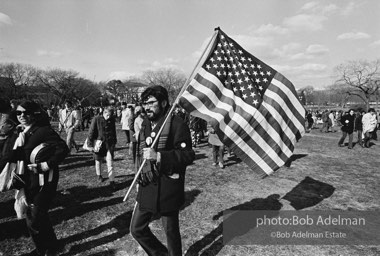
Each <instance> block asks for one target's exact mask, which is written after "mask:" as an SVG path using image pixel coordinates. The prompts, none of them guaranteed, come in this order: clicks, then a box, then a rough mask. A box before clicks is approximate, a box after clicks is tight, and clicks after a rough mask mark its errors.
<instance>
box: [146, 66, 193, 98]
mask: <svg viewBox="0 0 380 256" xmlns="http://www.w3.org/2000/svg"><path fill="white" fill-rule="evenodd" d="M142 78H143V79H144V81H145V82H146V83H147V84H148V85H161V86H163V87H165V88H166V89H167V90H168V93H169V99H170V101H171V102H172V101H173V100H174V99H175V98H176V97H177V95H178V93H179V92H180V90H181V88H182V86H183V85H184V84H185V82H186V76H185V75H184V74H183V73H182V72H181V71H179V70H174V69H171V68H162V69H158V70H147V71H145V72H144V73H143V76H142Z"/></svg>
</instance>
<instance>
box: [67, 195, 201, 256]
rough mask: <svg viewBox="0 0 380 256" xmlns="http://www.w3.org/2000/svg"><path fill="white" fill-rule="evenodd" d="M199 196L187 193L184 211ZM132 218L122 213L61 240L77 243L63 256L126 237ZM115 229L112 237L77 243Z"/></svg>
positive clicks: (129, 212)
mask: <svg viewBox="0 0 380 256" xmlns="http://www.w3.org/2000/svg"><path fill="white" fill-rule="evenodd" d="M199 194H200V191H199V190H191V191H187V192H186V193H185V198H186V200H185V204H184V206H183V207H182V209H184V208H185V207H187V206H189V205H191V204H192V203H193V202H194V200H195V198H196V197H197V196H198V195H199ZM119 200H120V199H119ZM182 209H181V210H182ZM131 218H132V211H128V212H126V213H122V214H120V215H118V216H116V217H115V218H114V219H113V220H111V221H110V222H108V223H106V224H104V225H101V226H99V227H96V228H94V229H91V230H87V231H85V232H82V233H79V234H75V235H72V236H69V237H66V238H63V239H61V240H60V243H62V244H70V243H76V244H75V245H73V246H71V247H70V250H69V251H68V252H65V253H62V254H61V255H62V256H72V255H76V254H80V253H83V252H85V251H87V250H90V249H92V248H95V247H97V246H101V245H103V244H107V243H111V242H114V241H115V240H117V239H120V238H122V237H124V236H125V235H127V234H129V226H130V222H131ZM114 229H116V231H115V232H113V233H112V234H110V235H106V236H100V237H99V238H96V239H93V240H91V241H86V242H83V243H79V244H78V243H77V242H78V241H81V240H89V238H90V237H93V236H99V235H100V234H102V233H103V232H107V231H109V230H114ZM99 255H101V254H99ZM105 255H107V254H105Z"/></svg>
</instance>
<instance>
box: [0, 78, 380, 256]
mask: <svg viewBox="0 0 380 256" xmlns="http://www.w3.org/2000/svg"><path fill="white" fill-rule="evenodd" d="M169 110H170V104H169V97H168V92H167V90H166V89H165V88H163V87H161V86H152V87H149V88H147V89H146V90H145V91H144V92H143V93H142V95H141V104H139V105H134V104H127V103H126V102H122V103H121V105H120V106H119V107H116V108H115V107H112V106H105V107H97V108H95V107H84V108H83V107H81V106H74V104H73V103H72V102H70V101H66V102H65V103H64V105H63V106H62V107H61V108H57V107H54V106H52V107H50V108H48V109H43V108H42V107H41V106H40V105H39V104H37V103H35V102H34V101H30V100H25V101H21V102H16V101H10V102H8V101H6V100H4V99H1V100H0V114H1V116H0V117H1V119H0V120H1V122H0V149H1V150H0V170H1V171H2V174H3V173H4V170H8V169H9V168H12V166H13V167H14V172H15V174H16V175H15V176H16V177H17V178H16V179H14V182H12V184H11V187H10V188H12V189H15V190H16V195H15V196H16V204H17V207H16V209H17V210H16V211H17V215H18V217H20V218H25V219H26V224H27V228H28V230H29V233H30V236H31V238H32V240H33V242H34V244H35V248H36V249H35V250H34V251H32V252H31V253H30V254H29V255H35V256H39V255H57V251H58V241H57V237H56V235H55V232H54V229H53V227H52V224H51V222H50V220H49V215H48V210H49V207H50V205H51V203H52V200H53V199H54V196H55V194H56V191H57V184H58V180H59V164H60V163H62V162H63V161H64V159H65V158H66V157H67V156H69V155H70V154H72V150H73V149H75V150H76V151H77V152H78V151H79V150H81V149H80V148H79V144H78V143H77V142H76V140H75V133H76V132H78V131H85V132H86V135H87V140H86V142H85V144H86V145H85V146H86V148H87V149H89V150H91V152H92V153H93V158H94V169H95V171H94V176H95V175H96V177H97V179H98V180H99V182H104V181H105V180H106V179H105V178H104V176H103V170H102V163H103V161H104V160H105V162H106V168H107V177H108V181H109V185H110V187H111V188H113V189H116V185H115V170H114V167H113V163H114V152H115V148H116V145H117V143H118V138H117V126H118V125H120V128H121V130H122V131H123V136H124V135H125V138H126V145H123V146H126V147H127V148H128V155H129V156H130V157H131V159H132V160H133V165H134V168H133V169H134V170H135V172H136V173H137V172H138V171H139V172H140V174H139V176H138V179H137V181H138V192H137V198H136V205H135V207H134V210H133V214H132V218H131V223H130V231H131V234H132V236H133V237H134V238H135V240H136V241H137V242H138V243H139V244H140V245H141V247H142V248H143V249H144V250H145V251H146V252H147V253H148V254H149V255H161V254H162V255H182V247H181V235H180V231H179V210H180V207H181V206H182V204H183V203H184V200H185V199H184V181H185V173H186V167H187V166H188V165H190V164H191V163H192V162H193V161H194V159H195V153H194V150H193V149H194V148H196V147H197V146H198V145H199V144H200V143H201V141H202V139H203V141H205V140H204V139H205V138H207V140H206V141H207V142H208V144H209V145H210V147H211V148H212V151H211V152H212V162H211V163H210V164H211V165H213V166H218V167H220V168H224V167H225V159H224V158H225V152H226V151H227V156H230V155H231V154H232V153H231V151H230V150H229V148H227V147H225V145H223V143H222V142H221V141H220V139H219V138H218V136H217V134H216V131H215V130H214V129H213V127H212V126H211V124H209V123H207V122H205V121H204V120H202V119H199V118H196V117H192V116H189V115H187V114H186V113H185V112H184V111H183V110H182V109H180V108H177V109H175V110H174V111H173V115H170V117H169V118H166V115H167V113H168V112H169ZM164 120H165V121H164ZM52 122H56V123H58V129H57V130H54V129H53V127H52V125H51V123H52ZM305 127H306V131H307V132H311V131H312V129H317V130H318V129H319V131H320V132H321V133H328V132H337V131H338V130H341V131H342V136H341V137H340V139H339V141H338V145H339V146H340V147H342V146H344V141H345V139H346V137H347V136H348V148H350V149H351V148H353V146H354V143H353V138H354V136H353V133H354V132H357V142H356V143H357V144H359V145H360V146H362V147H370V146H371V140H372V139H373V140H377V134H376V131H377V129H378V128H379V117H378V114H376V111H375V110H374V109H373V108H370V109H369V110H368V111H367V112H362V111H355V110H353V109H350V110H348V111H346V112H344V111H328V110H324V111H307V113H306V124H305ZM87 129H88V130H87ZM86 130H87V131H86ZM156 137H157V138H156ZM63 138H64V139H63ZM44 147H47V148H48V150H45V151H43V150H42V149H43V148H44ZM37 148H38V149H39V150H41V152H45V153H40V155H41V154H42V157H40V158H38V157H37V155H38V154H39V151H37V152H35V151H36V149H37ZM44 154H45V156H44ZM10 188H9V187H8V189H10ZM2 191H3V190H2ZM157 215H159V216H161V219H162V225H163V227H164V231H165V234H166V238H167V243H166V244H167V245H166V246H165V245H164V244H163V243H162V242H161V241H159V240H158V239H157V238H156V237H155V235H154V234H153V233H152V232H151V230H150V228H149V223H150V222H151V220H152V217H153V216H157Z"/></svg>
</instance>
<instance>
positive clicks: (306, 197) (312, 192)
mask: <svg viewBox="0 0 380 256" xmlns="http://www.w3.org/2000/svg"><path fill="white" fill-rule="evenodd" d="M334 191H335V188H334V187H333V186H332V185H330V184H327V183H324V182H321V181H318V180H315V179H313V178H311V177H309V176H306V178H305V179H304V180H302V181H301V182H300V183H299V184H297V186H295V187H294V188H293V189H292V190H291V191H289V192H288V193H287V194H286V195H285V196H284V197H283V199H285V200H287V201H289V202H290V205H291V206H293V207H294V209H296V210H301V209H304V208H307V207H311V206H314V205H317V204H318V203H320V202H321V201H322V200H323V199H325V198H328V197H330V196H331V195H332V194H333V193H334Z"/></svg>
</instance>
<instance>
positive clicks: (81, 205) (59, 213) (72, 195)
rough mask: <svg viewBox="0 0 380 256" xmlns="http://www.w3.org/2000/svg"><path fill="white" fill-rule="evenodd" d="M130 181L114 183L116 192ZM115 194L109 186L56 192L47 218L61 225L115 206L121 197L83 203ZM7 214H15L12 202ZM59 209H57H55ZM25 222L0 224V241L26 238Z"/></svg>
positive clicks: (16, 221)
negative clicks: (89, 213) (63, 192)
mask: <svg viewBox="0 0 380 256" xmlns="http://www.w3.org/2000/svg"><path fill="white" fill-rule="evenodd" d="M131 182H132V179H129V180H127V181H124V182H121V183H116V190H120V189H125V188H126V187H128V186H130V184H131ZM114 192H115V190H114V189H112V188H111V187H110V186H99V187H95V188H88V187H86V186H77V187H72V188H69V189H67V190H65V194H62V193H60V192H59V191H58V192H57V195H56V198H55V199H54V200H53V204H52V207H51V209H52V210H51V211H49V216H50V219H51V221H52V224H53V225H57V224H60V223H62V222H63V221H66V220H70V219H72V218H75V217H79V216H81V215H84V214H86V213H88V212H92V211H97V210H99V209H102V208H105V207H109V206H112V205H117V204H120V202H122V200H123V198H122V197H116V198H112V199H109V200H105V199H103V200H100V201H96V202H90V203H85V202H87V201H91V200H94V199H101V198H107V197H111V196H113V193H114ZM5 207H7V209H11V210H9V212H8V210H7V214H10V216H15V213H13V212H10V211H12V210H13V201H9V202H7V205H5ZM57 207H59V209H55V208H57ZM27 235H28V232H27V229H26V224H25V220H17V219H12V220H11V221H7V222H4V223H0V241H2V240H4V239H9V238H19V237H21V236H27Z"/></svg>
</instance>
